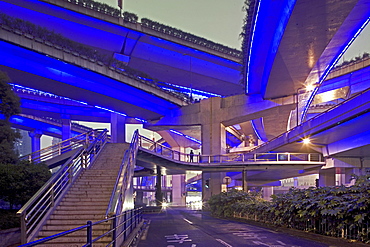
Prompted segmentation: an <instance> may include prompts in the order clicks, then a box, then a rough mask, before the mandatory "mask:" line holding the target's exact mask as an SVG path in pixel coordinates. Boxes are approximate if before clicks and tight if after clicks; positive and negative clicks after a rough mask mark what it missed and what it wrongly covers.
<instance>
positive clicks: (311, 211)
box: [208, 176, 370, 243]
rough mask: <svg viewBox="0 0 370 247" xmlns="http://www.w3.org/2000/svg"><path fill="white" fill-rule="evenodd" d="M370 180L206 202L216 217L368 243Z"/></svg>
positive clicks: (234, 195)
mask: <svg viewBox="0 0 370 247" xmlns="http://www.w3.org/2000/svg"><path fill="white" fill-rule="evenodd" d="M369 178H370V176H361V177H356V183H355V185H353V186H350V187H346V186H335V187H320V188H314V187H312V188H308V189H297V188H291V189H290V190H289V192H288V193H285V194H279V195H273V196H272V200H271V201H265V200H263V199H261V196H260V195H259V194H258V193H247V192H242V191H236V190H234V191H230V192H224V193H221V194H218V195H214V196H212V197H211V198H210V200H209V201H208V207H209V210H210V211H211V213H212V214H213V215H214V216H217V217H227V218H243V219H247V220H254V221H259V222H263V223H267V224H270V225H275V226H279V227H287V228H294V229H299V230H304V231H309V232H314V233H319V234H323V235H329V236H334V237H340V238H345V239H354V240H358V241H362V242H365V243H370V229H369V227H370V180H369Z"/></svg>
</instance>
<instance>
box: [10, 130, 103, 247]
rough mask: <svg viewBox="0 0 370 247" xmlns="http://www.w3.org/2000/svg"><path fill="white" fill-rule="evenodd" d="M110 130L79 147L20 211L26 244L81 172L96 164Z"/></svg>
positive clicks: (23, 238) (96, 132)
mask: <svg viewBox="0 0 370 247" xmlns="http://www.w3.org/2000/svg"><path fill="white" fill-rule="evenodd" d="M107 132H108V131H107V130H103V131H95V134H97V136H96V137H94V139H93V140H91V141H92V142H91V143H90V145H89V146H88V147H86V148H84V147H82V146H81V147H79V149H78V150H77V151H76V152H75V154H74V155H73V156H71V157H70V158H69V159H68V161H66V162H65V163H64V164H63V165H62V166H61V168H60V169H59V170H58V171H57V172H56V173H55V174H54V175H53V176H52V177H51V178H50V179H49V181H48V182H46V183H45V185H44V186H42V187H41V189H40V190H39V191H37V193H36V194H35V195H34V196H33V197H32V198H31V199H30V200H29V201H28V202H27V203H26V204H25V205H24V206H23V207H22V208H21V209H20V210H19V211H18V212H17V215H18V216H20V218H21V242H22V243H27V242H28V241H30V240H31V239H32V238H34V237H35V235H36V234H37V232H38V231H39V230H40V228H41V226H42V225H43V223H44V222H45V220H46V219H47V217H48V216H49V215H50V214H51V213H52V212H53V210H54V209H55V208H56V206H57V205H58V204H59V202H60V201H61V199H62V198H63V196H64V195H65V193H66V192H67V191H68V189H69V188H70V186H71V185H72V183H73V182H74V181H75V179H76V178H77V177H78V176H79V174H80V172H81V171H82V170H83V169H85V168H87V167H89V166H90V165H91V164H92V163H93V161H94V160H95V157H96V156H97V154H98V153H99V152H100V150H102V148H103V146H104V145H105V143H106V142H107V140H108V135H107ZM87 136H88V135H87Z"/></svg>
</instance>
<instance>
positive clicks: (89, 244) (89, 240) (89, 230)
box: [86, 221, 92, 247]
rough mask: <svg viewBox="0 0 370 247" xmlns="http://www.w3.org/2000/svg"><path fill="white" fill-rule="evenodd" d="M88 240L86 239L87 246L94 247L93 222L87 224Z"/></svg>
mask: <svg viewBox="0 0 370 247" xmlns="http://www.w3.org/2000/svg"><path fill="white" fill-rule="evenodd" d="M86 236H87V239H86V244H87V246H89V247H92V222H91V221H88V222H87V235H86Z"/></svg>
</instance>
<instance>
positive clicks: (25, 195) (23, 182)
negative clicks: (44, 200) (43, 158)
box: [0, 161, 51, 208]
mask: <svg viewBox="0 0 370 247" xmlns="http://www.w3.org/2000/svg"><path fill="white" fill-rule="evenodd" d="M50 177H51V173H50V171H49V168H48V166H47V165H45V164H43V163H39V164H34V163H30V162H28V161H21V162H20V164H16V165H13V164H0V199H2V200H4V201H7V202H9V203H10V207H11V208H13V206H14V205H23V204H25V203H26V202H27V201H28V200H29V199H30V198H31V197H32V196H33V195H34V194H35V193H36V192H37V191H38V190H39V189H40V188H41V186H43V185H44V183H45V182H46V181H48V180H49V178H50Z"/></svg>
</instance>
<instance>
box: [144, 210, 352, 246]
mask: <svg viewBox="0 0 370 247" xmlns="http://www.w3.org/2000/svg"><path fill="white" fill-rule="evenodd" d="M144 218H145V219H147V220H148V222H149V227H148V228H147V230H146V232H144V235H143V237H142V240H140V241H139V243H138V247H201V246H202V247H203V246H204V247H240V246H257V247H264V246H268V247H298V246H301V247H329V246H336V245H332V244H328V243H325V242H322V243H320V242H319V240H318V241H315V240H309V239H306V238H302V237H297V236H293V235H291V234H289V233H284V232H280V231H275V230H274V229H268V228H263V227H259V226H254V225H250V224H246V223H243V222H236V221H230V220H223V219H217V218H212V217H210V216H209V215H208V213H206V212H202V211H192V210H187V209H179V208H168V209H167V210H166V211H163V212H161V213H156V214H146V215H145V216H144ZM321 241H322V239H321ZM350 246H355V245H352V244H351V245H350Z"/></svg>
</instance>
